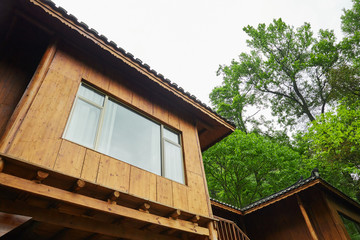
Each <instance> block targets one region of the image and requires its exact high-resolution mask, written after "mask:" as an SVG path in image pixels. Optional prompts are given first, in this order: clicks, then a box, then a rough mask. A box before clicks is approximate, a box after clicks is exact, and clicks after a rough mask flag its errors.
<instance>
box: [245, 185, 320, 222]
mask: <svg viewBox="0 0 360 240" xmlns="http://www.w3.org/2000/svg"><path fill="white" fill-rule="evenodd" d="M319 183H321V180H320V179H315V180H314V181H311V182H309V183H307V184H305V185H302V186H300V187H298V188H295V189H293V190H291V191H289V192H287V193H284V194H283V195H281V196H279V197H277V198H274V199H272V200H270V201H268V202H265V203H262V204H259V205H257V206H255V207H253V208H250V209H248V210H246V211H244V215H246V214H249V213H252V212H254V211H257V210H259V209H261V208H264V207H267V206H269V205H271V204H274V203H276V202H278V201H281V200H282V199H285V198H288V197H290V196H293V195H294V194H296V193H299V192H301V191H303V190H305V189H307V188H309V187H312V186H315V185H316V184H319Z"/></svg>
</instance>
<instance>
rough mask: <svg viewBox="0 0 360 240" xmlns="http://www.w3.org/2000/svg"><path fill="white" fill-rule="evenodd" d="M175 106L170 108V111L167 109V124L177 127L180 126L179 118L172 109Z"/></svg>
mask: <svg viewBox="0 0 360 240" xmlns="http://www.w3.org/2000/svg"><path fill="white" fill-rule="evenodd" d="M174 109H175V108H172V111H169V125H170V126H172V127H174V128H176V129H179V128H180V119H179V117H178V115H177V114H176V113H175V111H174Z"/></svg>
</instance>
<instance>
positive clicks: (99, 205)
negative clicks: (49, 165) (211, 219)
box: [0, 173, 209, 236]
mask: <svg viewBox="0 0 360 240" xmlns="http://www.w3.org/2000/svg"><path fill="white" fill-rule="evenodd" d="M0 185H1V186H6V187H9V188H13V189H17V190H20V191H25V192H28V193H31V194H36V195H39V196H43V197H45V198H48V199H49V198H50V199H54V200H58V201H62V202H65V203H70V204H74V205H77V206H81V207H84V208H88V209H93V210H96V211H101V212H105V213H109V214H115V215H118V216H122V217H126V218H130V219H133V220H137V221H141V222H144V223H151V224H155V225H159V226H162V227H168V228H174V229H177V230H179V231H185V232H189V233H194V234H197V235H202V236H209V229H207V228H205V227H200V226H196V225H194V224H193V223H191V222H188V221H185V220H181V219H177V220H173V219H169V218H166V217H162V216H158V215H155V214H151V213H147V214H144V213H140V212H139V211H138V210H136V209H131V208H128V207H124V206H120V205H113V204H108V203H107V202H106V201H102V200H99V199H95V198H91V197H88V196H84V195H80V194H74V193H72V192H68V191H65V190H62V189H58V188H55V187H51V186H47V185H43V184H37V183H34V182H33V181H30V180H26V179H23V178H19V177H16V176H12V175H8V174H5V173H0ZM197 219H200V217H199V216H197Z"/></svg>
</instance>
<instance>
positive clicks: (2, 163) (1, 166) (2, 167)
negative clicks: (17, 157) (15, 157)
mask: <svg viewBox="0 0 360 240" xmlns="http://www.w3.org/2000/svg"><path fill="white" fill-rule="evenodd" d="M4 167H5V162H4V160H3V159H2V157H0V172H2V171H3V170H4Z"/></svg>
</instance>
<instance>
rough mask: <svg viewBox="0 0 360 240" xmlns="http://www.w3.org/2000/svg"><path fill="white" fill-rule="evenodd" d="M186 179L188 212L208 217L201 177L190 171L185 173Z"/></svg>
mask: <svg viewBox="0 0 360 240" xmlns="http://www.w3.org/2000/svg"><path fill="white" fill-rule="evenodd" d="M187 177H188V185H189V189H188V204H189V211H190V212H193V213H197V214H200V215H204V216H209V209H208V205H207V197H206V194H205V187H204V181H203V177H202V176H201V175H198V174H196V173H192V172H190V171H188V172H187Z"/></svg>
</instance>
